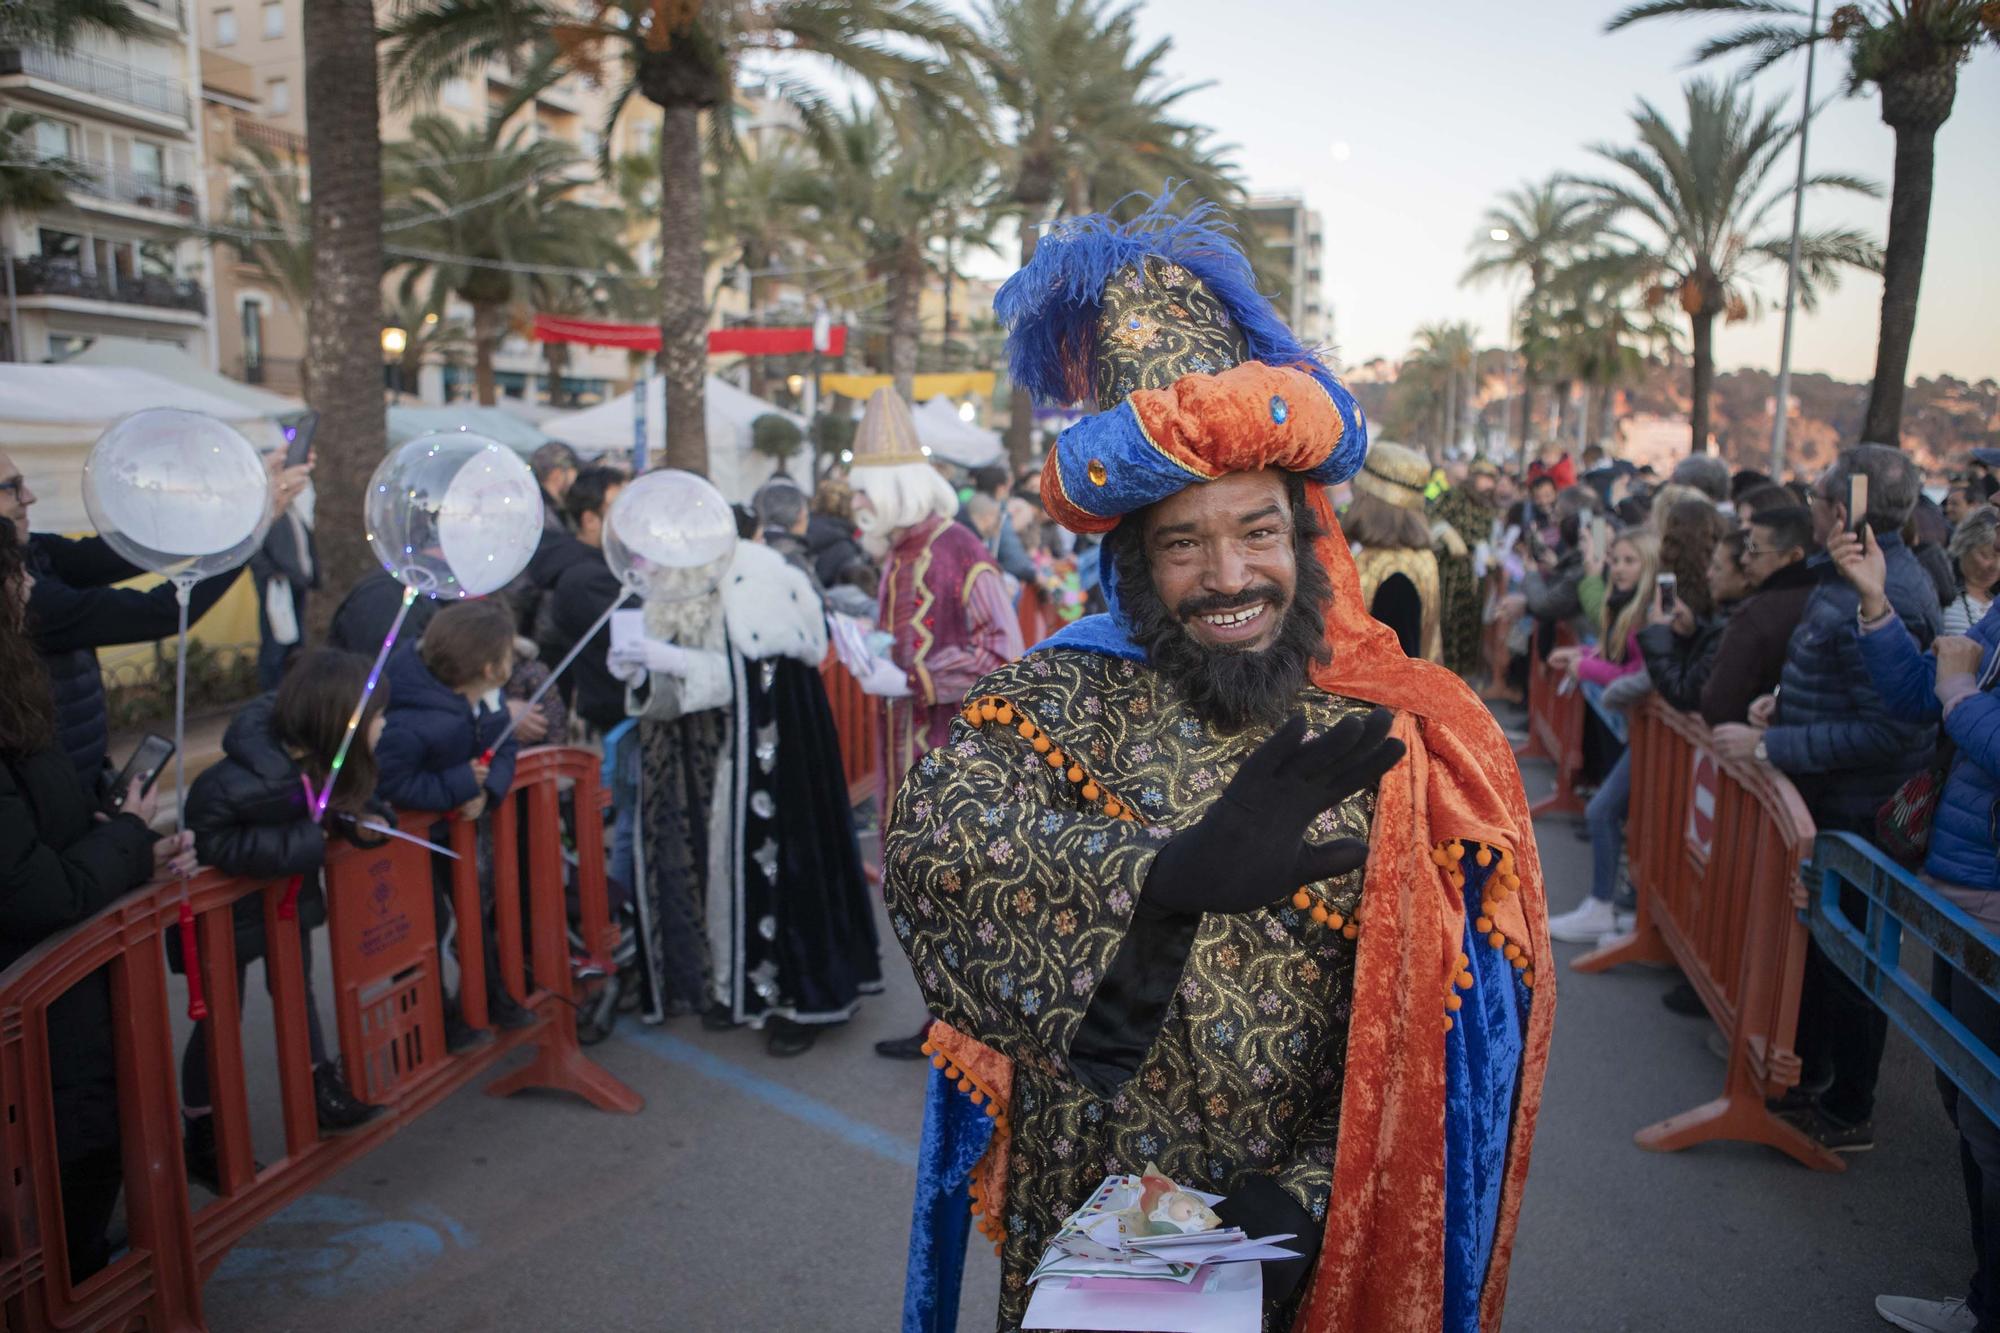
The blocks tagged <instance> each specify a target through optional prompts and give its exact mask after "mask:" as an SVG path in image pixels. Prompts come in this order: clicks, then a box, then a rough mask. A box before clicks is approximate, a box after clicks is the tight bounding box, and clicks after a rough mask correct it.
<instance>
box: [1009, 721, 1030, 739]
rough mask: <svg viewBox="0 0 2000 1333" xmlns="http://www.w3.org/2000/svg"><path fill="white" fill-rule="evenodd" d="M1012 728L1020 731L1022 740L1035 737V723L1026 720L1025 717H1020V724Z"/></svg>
mask: <svg viewBox="0 0 2000 1333" xmlns="http://www.w3.org/2000/svg"><path fill="white" fill-rule="evenodd" d="M1014 730H1016V731H1018V732H1020V733H1021V739H1022V740H1033V739H1034V738H1035V724H1034V723H1032V722H1030V721H1028V719H1027V718H1025V717H1024V718H1022V719H1021V725H1020V726H1018V727H1015V728H1014Z"/></svg>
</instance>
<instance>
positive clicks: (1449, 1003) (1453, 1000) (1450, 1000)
mask: <svg viewBox="0 0 2000 1333" xmlns="http://www.w3.org/2000/svg"><path fill="white" fill-rule="evenodd" d="M1464 1003H1465V1001H1464V1000H1461V999H1459V998H1458V997H1457V996H1456V995H1446V996H1445V997H1444V1007H1445V1008H1447V1009H1449V1010H1451V1011H1452V1012H1453V1013H1456V1012H1458V1007H1459V1006H1460V1005H1462V1004H1464Z"/></svg>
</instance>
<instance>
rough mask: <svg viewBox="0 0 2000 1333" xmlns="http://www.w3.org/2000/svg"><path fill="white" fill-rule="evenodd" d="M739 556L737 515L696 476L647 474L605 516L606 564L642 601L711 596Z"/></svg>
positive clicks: (624, 491)
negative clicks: (653, 597)
mask: <svg viewBox="0 0 2000 1333" xmlns="http://www.w3.org/2000/svg"><path fill="white" fill-rule="evenodd" d="M735 553H736V515H735V514H734V513H733V512H732V511H731V510H730V508H729V502H728V501H727V500H725V499H723V498H722V492H721V491H718V490H716V489H715V487H713V486H711V485H710V484H709V483H708V482H707V481H705V480H703V479H702V478H700V477H697V476H696V475H695V474H694V473H692V472H677V471H673V470H663V471H659V472H648V473H647V474H646V475H644V476H643V477H640V478H639V479H638V480H636V481H634V482H632V483H630V484H629V485H627V486H625V487H624V488H623V489H622V490H620V491H619V492H618V498H617V499H615V500H613V501H612V502H611V511H610V512H609V513H608V514H606V515H605V519H604V561H605V563H606V564H608V565H610V566H611V572H612V573H613V574H616V575H617V576H618V581H619V582H620V583H623V584H624V585H625V586H626V587H627V588H629V589H631V590H632V591H633V592H636V593H639V594H641V595H642V596H643V595H645V594H648V593H651V594H656V595H671V596H699V595H701V594H702V593H705V592H708V591H710V590H712V589H713V588H714V587H715V585H716V584H717V583H719V582H721V581H722V575H723V573H724V572H725V571H726V570H727V569H728V568H729V560H730V557H731V556H733V555H734V554H735Z"/></svg>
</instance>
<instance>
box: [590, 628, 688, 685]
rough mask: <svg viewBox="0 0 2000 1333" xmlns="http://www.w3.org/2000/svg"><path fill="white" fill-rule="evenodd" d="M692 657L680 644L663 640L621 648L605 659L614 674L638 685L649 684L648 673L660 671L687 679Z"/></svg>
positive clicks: (645, 640) (628, 644) (628, 682)
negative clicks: (642, 682)
mask: <svg viewBox="0 0 2000 1333" xmlns="http://www.w3.org/2000/svg"><path fill="white" fill-rule="evenodd" d="M688 658H689V653H688V650H687V649H685V648H682V647H680V646H679V645H677V644H672V643H668V642H666V641H665V640H662V639H640V640H639V641H638V642H636V643H626V644H620V645H619V646H618V647H616V648H614V649H612V650H611V653H610V655H609V656H608V657H606V658H605V659H604V665H605V666H606V667H607V668H609V670H610V672H611V674H612V675H613V676H614V677H616V678H617V679H619V680H622V681H624V682H625V683H626V684H627V685H637V684H639V683H640V682H641V681H643V680H645V678H646V673H647V672H649V671H658V672H660V673H661V674H663V675H668V676H685V675H686V674H687V670H688V665H687V664H688Z"/></svg>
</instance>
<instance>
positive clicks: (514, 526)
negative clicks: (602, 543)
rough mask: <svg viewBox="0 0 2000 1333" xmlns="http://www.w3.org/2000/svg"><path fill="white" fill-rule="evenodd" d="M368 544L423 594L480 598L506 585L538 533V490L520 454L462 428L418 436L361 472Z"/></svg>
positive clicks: (532, 549) (523, 565)
mask: <svg viewBox="0 0 2000 1333" xmlns="http://www.w3.org/2000/svg"><path fill="white" fill-rule="evenodd" d="M367 519H368V543H369V545H371V546H373V547H374V548H375V555H376V558H377V559H379V560H381V562H382V568H384V569H386V570H388V571H389V573H391V574H393V575H394V576H395V577H396V578H397V579H398V580H400V581H401V582H402V583H403V584H404V585H405V586H407V587H411V588H415V589H416V590H417V591H418V592H420V593H422V594H423V595H425V596H426V597H435V598H442V599H456V598H461V597H483V596H485V595H486V594H487V593H492V592H498V591H499V590H500V589H502V588H504V587H506V586H507V585H508V584H509V583H511V582H513V580H514V576H515V575H516V574H519V573H520V572H521V571H522V570H523V569H525V568H526V567H527V564H528V559H529V557H531V556H532V555H534V553H535V547H536V546H537V545H538V544H540V542H541V539H542V488H541V487H540V486H539V485H537V484H536V482H535V474H534V473H533V472H531V471H529V470H528V465H527V464H526V463H524V462H522V461H521V458H520V455H518V454H516V453H515V452H514V451H513V450H512V449H509V448H507V446H505V445H503V444H498V443H496V442H494V441H493V440H490V439H488V438H486V437H485V436H484V435H474V434H473V433H471V432H470V431H443V432H440V433H437V434H434V435H421V436H418V437H417V438H416V439H414V440H411V441H410V442H409V443H408V444H405V445H403V446H402V447H401V448H399V449H397V450H395V451H394V452H392V453H391V454H390V455H389V456H388V457H387V458H385V459H383V460H382V463H381V466H379V467H377V468H376V469H375V475H374V476H372V477H370V478H369V479H368V504H367Z"/></svg>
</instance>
